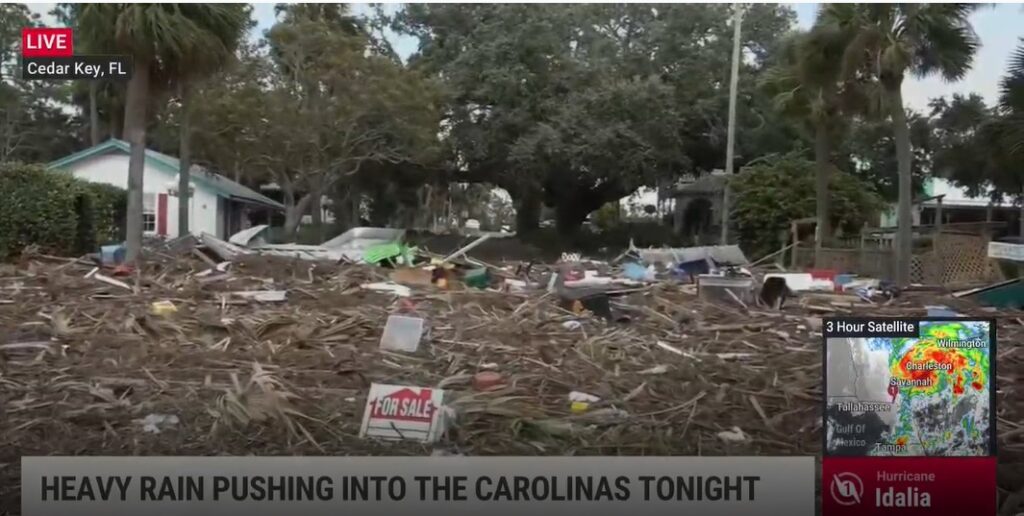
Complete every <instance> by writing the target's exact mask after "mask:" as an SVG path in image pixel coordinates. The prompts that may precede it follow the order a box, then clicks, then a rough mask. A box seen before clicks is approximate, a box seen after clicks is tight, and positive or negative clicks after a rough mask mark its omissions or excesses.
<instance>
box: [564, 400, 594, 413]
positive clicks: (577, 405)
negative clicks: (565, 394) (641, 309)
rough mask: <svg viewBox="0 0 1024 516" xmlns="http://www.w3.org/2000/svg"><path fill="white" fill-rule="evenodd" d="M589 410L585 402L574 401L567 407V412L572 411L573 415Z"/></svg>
mask: <svg viewBox="0 0 1024 516" xmlns="http://www.w3.org/2000/svg"><path fill="white" fill-rule="evenodd" d="M589 408H590V404H589V403H587V402H585V401H574V402H572V405H570V406H569V410H570V411H572V413H573V414H582V413H584V412H586V411H587V409H589Z"/></svg>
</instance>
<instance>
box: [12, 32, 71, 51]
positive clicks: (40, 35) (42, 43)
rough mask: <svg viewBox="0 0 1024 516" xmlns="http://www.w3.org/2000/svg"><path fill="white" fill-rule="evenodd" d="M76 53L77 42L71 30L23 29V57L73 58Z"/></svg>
mask: <svg viewBox="0 0 1024 516" xmlns="http://www.w3.org/2000/svg"><path fill="white" fill-rule="evenodd" d="M74 53H75V42H74V34H73V32H72V30H71V29H50V28H46V27H32V28H24V29H21V56H22V57H71V56H72V55H74Z"/></svg>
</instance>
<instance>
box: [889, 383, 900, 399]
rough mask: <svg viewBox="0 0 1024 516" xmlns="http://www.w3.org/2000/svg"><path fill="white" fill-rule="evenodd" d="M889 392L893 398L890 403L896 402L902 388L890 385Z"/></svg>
mask: <svg viewBox="0 0 1024 516" xmlns="http://www.w3.org/2000/svg"><path fill="white" fill-rule="evenodd" d="M888 391H889V396H892V399H891V400H889V403H892V402H894V401H896V395H897V394H899V393H900V388H899V387H897V386H895V385H890V386H889V389H888Z"/></svg>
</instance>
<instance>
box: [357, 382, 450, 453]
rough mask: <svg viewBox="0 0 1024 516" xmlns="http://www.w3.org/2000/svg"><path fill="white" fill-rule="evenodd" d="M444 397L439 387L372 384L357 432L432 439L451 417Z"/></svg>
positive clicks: (377, 435)
mask: <svg viewBox="0 0 1024 516" xmlns="http://www.w3.org/2000/svg"><path fill="white" fill-rule="evenodd" d="M444 397H445V392H444V390H442V389H432V388H428V387H409V386H404V385H385V384H379V383H375V384H372V385H371V386H370V394H369V396H367V397H366V410H365V411H364V412H363V426H362V428H361V429H360V432H359V434H360V436H362V437H379V438H383V439H408V440H414V441H423V442H435V441H437V440H438V439H440V437H441V435H443V434H444V432H445V430H446V429H447V424H448V421H449V420H450V413H449V410H448V409H447V408H445V406H444Z"/></svg>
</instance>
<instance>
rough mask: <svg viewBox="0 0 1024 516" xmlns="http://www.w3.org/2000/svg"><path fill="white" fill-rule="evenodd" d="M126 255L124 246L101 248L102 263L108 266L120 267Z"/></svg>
mask: <svg viewBox="0 0 1024 516" xmlns="http://www.w3.org/2000/svg"><path fill="white" fill-rule="evenodd" d="M125 253H126V250H125V247H124V245H123V244H118V245H105V246H101V247H100V262H101V263H103V265H106V266H114V265H118V264H120V263H121V262H123V261H124V257H125Z"/></svg>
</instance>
